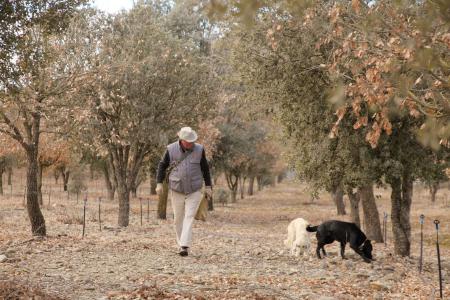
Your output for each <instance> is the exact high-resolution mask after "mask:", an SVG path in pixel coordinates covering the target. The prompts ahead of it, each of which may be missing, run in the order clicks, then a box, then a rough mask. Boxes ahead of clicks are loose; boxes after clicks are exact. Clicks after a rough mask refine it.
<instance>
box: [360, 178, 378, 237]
mask: <svg viewBox="0 0 450 300" xmlns="http://www.w3.org/2000/svg"><path fill="white" fill-rule="evenodd" d="M358 193H359V196H360V199H361V204H362V207H363V214H364V225H365V228H364V230H365V234H366V236H367V238H368V239H370V240H374V241H376V242H377V243H382V242H383V234H382V233H381V225H380V215H379V214H378V208H377V203H376V202H375V196H374V194H373V185H372V184H370V185H367V186H363V187H360V188H359V191H358Z"/></svg>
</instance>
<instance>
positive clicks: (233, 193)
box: [231, 188, 237, 203]
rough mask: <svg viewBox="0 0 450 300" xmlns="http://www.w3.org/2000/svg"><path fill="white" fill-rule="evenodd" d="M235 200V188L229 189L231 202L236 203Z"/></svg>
mask: <svg viewBox="0 0 450 300" xmlns="http://www.w3.org/2000/svg"><path fill="white" fill-rule="evenodd" d="M236 201H237V188H236V189H232V190H231V203H236Z"/></svg>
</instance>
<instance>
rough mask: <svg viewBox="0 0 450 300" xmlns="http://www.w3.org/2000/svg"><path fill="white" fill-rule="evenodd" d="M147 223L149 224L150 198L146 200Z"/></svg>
mask: <svg viewBox="0 0 450 300" xmlns="http://www.w3.org/2000/svg"><path fill="white" fill-rule="evenodd" d="M147 222H150V197H148V198H147Z"/></svg>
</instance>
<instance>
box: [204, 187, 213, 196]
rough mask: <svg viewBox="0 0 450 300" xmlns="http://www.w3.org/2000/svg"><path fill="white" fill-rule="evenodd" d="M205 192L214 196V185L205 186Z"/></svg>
mask: <svg viewBox="0 0 450 300" xmlns="http://www.w3.org/2000/svg"><path fill="white" fill-rule="evenodd" d="M205 194H206V196H207V197H209V198H211V197H212V187H211V186H205Z"/></svg>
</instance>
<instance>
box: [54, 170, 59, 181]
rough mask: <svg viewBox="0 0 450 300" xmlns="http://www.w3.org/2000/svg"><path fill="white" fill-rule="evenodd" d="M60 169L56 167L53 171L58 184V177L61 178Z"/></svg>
mask: <svg viewBox="0 0 450 300" xmlns="http://www.w3.org/2000/svg"><path fill="white" fill-rule="evenodd" d="M59 173H60V172H59V170H58V169H55V171H53V178H55V184H58V179H59Z"/></svg>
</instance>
